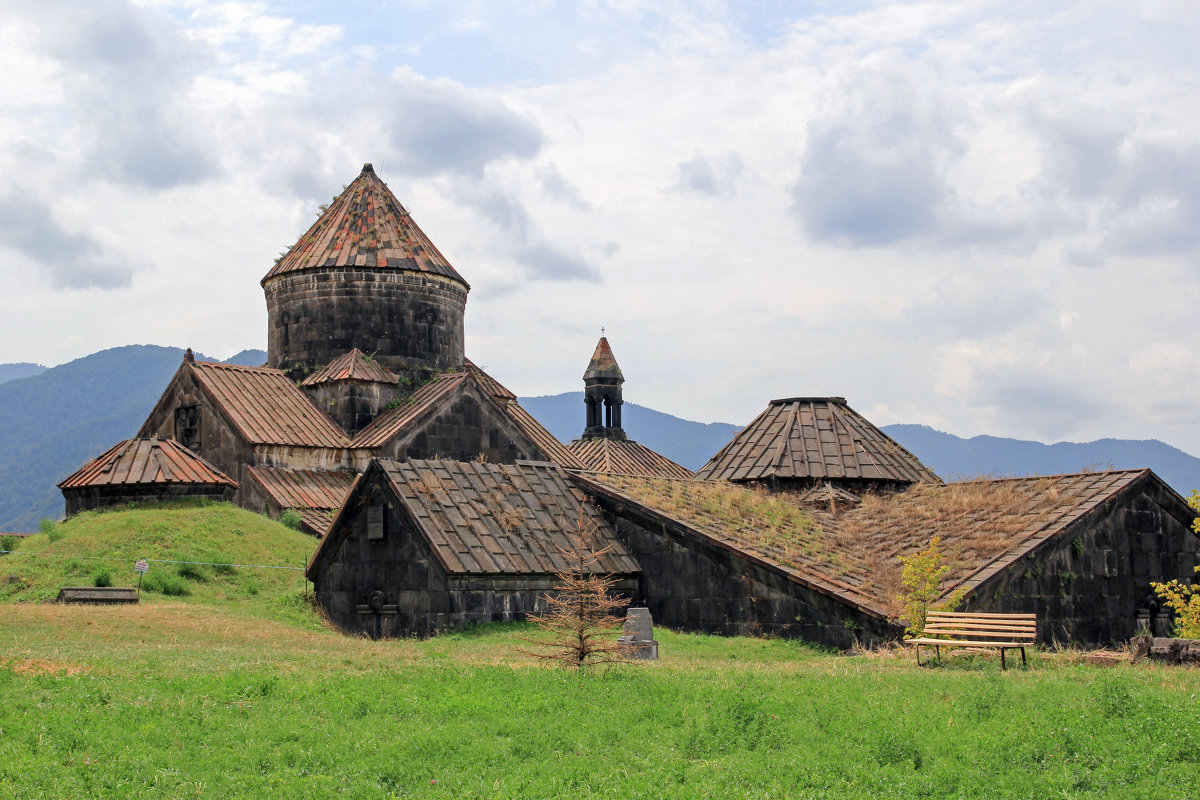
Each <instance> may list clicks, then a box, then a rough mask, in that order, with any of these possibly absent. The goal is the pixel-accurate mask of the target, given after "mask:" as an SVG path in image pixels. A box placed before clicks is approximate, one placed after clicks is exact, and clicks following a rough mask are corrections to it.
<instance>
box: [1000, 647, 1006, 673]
mask: <svg viewBox="0 0 1200 800" xmlns="http://www.w3.org/2000/svg"><path fill="white" fill-rule="evenodd" d="M1000 669H1007V667H1006V666H1005V665H1004V648H1003V647H1001V648H1000Z"/></svg>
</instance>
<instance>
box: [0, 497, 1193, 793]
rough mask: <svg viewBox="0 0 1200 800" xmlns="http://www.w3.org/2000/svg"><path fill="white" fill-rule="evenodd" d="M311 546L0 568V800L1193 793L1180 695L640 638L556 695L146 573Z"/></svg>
mask: <svg viewBox="0 0 1200 800" xmlns="http://www.w3.org/2000/svg"><path fill="white" fill-rule="evenodd" d="M239 531H240V533H239ZM313 545H314V542H313V540H312V539H310V538H308V537H304V536H302V535H300V534H297V533H296V532H294V531H290V530H288V529H286V528H283V527H282V526H280V525H278V524H276V523H273V522H271V521H270V520H267V519H265V518H263V517H259V516H257V515H255V514H251V513H249V512H246V511H242V510H240V509H237V508H233V507H230V506H227V505H215V504H214V505H205V506H200V507H190V508H189V507H186V506H179V505H175V506H169V507H149V508H137V509H131V510H125V511H112V512H106V513H94V514H83V515H80V516H78V517H76V518H73V519H71V520H70V521H69V522H67V523H65V524H63V525H59V526H55V527H53V528H52V529H49V530H47V531H46V532H44V533H41V534H38V535H36V536H33V537H30V538H28V539H26V540H24V541H23V542H21V543H20V545H19V546H18V551H17V552H16V553H14V554H11V555H7V556H2V557H0V586H2V587H3V594H0V697H2V698H3V702H0V731H2V732H3V735H0V797H5V798H8V797H12V798H39V799H40V798H46V799H47V800H54V799H55V798H77V797H121V798H175V797H185V796H186V797H211V798H225V797H289V798H314V799H315V798H327V797H330V796H339V797H341V796H345V797H353V798H379V799H380V800H387V799H390V798H398V797H412V798H416V797H428V798H456V800H457V799H458V798H493V799H503V798H543V797H546V798H549V797H574V798H622V800H624V799H625V798H653V800H669V799H671V798H678V799H679V800H683V799H684V798H695V797H713V798H762V797H805V798H830V799H831V800H832V799H833V798H838V799H839V800H840V799H841V798H847V797H879V798H909V797H926V796H928V797H959V798H989V800H990V799H991V798H1014V799H1015V798H1022V800H1023V798H1027V797H1072V798H1093V797H1094V798H1107V797H1114V798H1115V797H1120V798H1126V797H1137V798H1162V799H1163V800H1167V798H1182V797H1196V796H1200V721H1198V720H1197V718H1196V714H1195V697H1196V696H1197V693H1198V692H1200V671H1198V670H1190V669H1172V668H1167V667H1163V666H1160V665H1157V664H1141V665H1137V666H1130V665H1128V664H1125V665H1123V666H1120V667H1115V668H1113V667H1109V668H1101V667H1092V666H1087V665H1086V664H1083V663H1081V661H1082V659H1081V658H1080V657H1079V655H1078V654H1075V653H1071V652H1066V653H1033V654H1031V659H1030V668H1029V669H1020V668H1013V669H1010V670H1008V671H1007V672H1004V673H1001V672H1000V671H999V665H998V664H997V663H996V659H995V658H994V656H992V655H991V654H989V655H988V656H987V657H982V656H980V657H958V658H951V659H948V660H947V661H946V662H944V663H943V664H941V666H940V667H934V668H918V667H917V666H916V665H915V663H914V661H913V658H912V656H911V654H908V653H905V652H902V651H901V652H882V653H874V654H865V653H860V654H854V655H838V654H836V653H830V652H828V651H823V650H821V649H819V648H816V647H812V646H808V645H805V644H802V643H798V642H794V641H786V640H781V639H755V638H721V637H714V636H701V635H694V634H682V633H677V632H673V631H669V630H664V629H661V628H659V629H656V632H655V634H656V638H657V639H658V640H659V643H660V647H661V653H662V659H661V660H660V661H658V662H656V663H641V664H628V665H622V666H617V667H614V668H612V669H608V670H599V671H585V672H582V673H575V672H567V671H564V670H560V669H555V668H552V667H547V666H545V665H543V664H541V663H540V662H538V661H537V660H536V659H534V658H533V657H532V656H530V655H528V654H527V653H526V652H525V650H527V649H528V648H529V646H530V645H529V642H528V637H530V636H533V637H537V636H538V635H539V634H538V633H536V632H534V631H533V630H532V629H531V627H530V626H527V625H493V626H484V627H481V628H474V629H469V630H465V631H455V632H450V633H447V634H444V635H442V636H438V637H435V638H432V639H427V640H414V639H400V640H392V641H383V642H373V641H370V640H366V639H363V638H358V637H347V636H344V635H342V634H340V633H338V632H336V631H333V630H331V629H329V628H327V627H325V626H323V625H322V624H321V622H320V620H319V619H318V618H317V616H316V615H315V614H314V613H313V612H312V611H311V610H306V609H307V606H306V605H305V604H304V602H303V599H304V595H303V590H302V588H301V584H300V583H299V581H298V578H297V574H296V573H295V572H291V571H285V570H264V569H252V568H250V567H236V568H234V569H233V570H225V569H218V568H211V567H209V568H207V570H208V571H207V572H203V573H202V574H194V573H191V572H190V570H191V569H192V568H194V567H195V566H196V565H186V569H184V568H183V567H185V565H180V564H171V563H167V562H168V561H209V560H211V561H232V562H237V563H242V564H250V563H256V564H267V565H284V566H289V565H293V564H296V565H298V563H299V562H300V561H302V560H304V559H305V558H307V555H308V553H309V552H310V551H311V550H312V548H313ZM34 553H38V554H40V555H37V556H34V555H33V554H34ZM136 558H154V559H160V560H159V561H155V562H152V563H154V572H152V573H151V575H152V576H154V577H155V581H154V582H155V583H156V585H157V586H158V587H159V588H158V590H156V591H152V592H148V591H143V600H142V602H141V603H140V604H138V605H131V606H120V607H104V606H75V605H70V606H60V605H58V604H55V603H46V602H38V600H39V599H42V598H45V597H47V596H49V595H51V594H52V593H53V592H55V591H56V590H57V588H58V586H60V585H62V584H63V583H79V582H86V581H87V580H88V579H89V578H92V577H94V575H95V573H96V572H97V570H99V569H102V568H105V569H109V570H111V572H112V577H113V579H114V583H126V584H129V583H132V582H133V571H132V565H133V561H134V559H136ZM172 581H182V585H183V588H185V589H186V594H176V595H168V594H164V593H163V592H162V588H163V587H165V586H167V585H169V584H170V583H171V582H172ZM144 588H145V587H144Z"/></svg>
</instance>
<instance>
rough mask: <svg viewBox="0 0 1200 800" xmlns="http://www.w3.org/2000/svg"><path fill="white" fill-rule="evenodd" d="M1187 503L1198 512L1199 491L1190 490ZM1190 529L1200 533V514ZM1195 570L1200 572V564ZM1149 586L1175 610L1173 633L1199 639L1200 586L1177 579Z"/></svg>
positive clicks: (1182, 637)
mask: <svg viewBox="0 0 1200 800" xmlns="http://www.w3.org/2000/svg"><path fill="white" fill-rule="evenodd" d="M1188 505H1189V506H1191V507H1192V510H1193V511H1195V512H1196V513H1197V514H1200V491H1196V490H1195V489H1193V490H1192V496H1191V497H1190V498H1188ZM1192 530H1193V531H1195V532H1196V533H1198V534H1200V516H1198V517H1196V519H1194V520H1192ZM1195 571H1196V572H1200V566H1198V567H1196V570H1195ZM1150 587H1151V588H1152V589H1154V593H1155V594H1157V595H1158V596H1159V597H1161V598H1162V599H1163V602H1165V603H1166V604H1167V607H1168V608H1170V609H1171V610H1172V611H1174V612H1175V635H1176V636H1178V637H1179V638H1181V639H1200V587H1198V586H1196V585H1194V584H1193V585H1191V586H1188V585H1187V584H1185V583H1182V582H1180V581H1177V580H1176V581H1168V582H1167V583H1151V584H1150Z"/></svg>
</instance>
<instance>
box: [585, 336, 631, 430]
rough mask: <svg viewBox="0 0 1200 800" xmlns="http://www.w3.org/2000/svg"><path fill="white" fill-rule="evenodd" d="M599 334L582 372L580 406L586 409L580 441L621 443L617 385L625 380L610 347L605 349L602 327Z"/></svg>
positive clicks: (606, 341) (618, 389)
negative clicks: (602, 440) (600, 440)
mask: <svg viewBox="0 0 1200 800" xmlns="http://www.w3.org/2000/svg"><path fill="white" fill-rule="evenodd" d="M600 333H601V336H600V341H599V343H598V344H597V345H596V351H595V352H594V353H592V360H591V361H589V362H588V367H587V371H586V372H584V373H583V403H584V406H585V407H586V408H587V427H585V428H584V429H583V438H584V439H616V440H618V441H624V440H625V431H624V430H623V429H622V428H621V404H622V403H623V401H622V399H621V384H623V383H624V382H625V377H624V376H623V375H622V374H621V368H620V367H618V366H617V359H616V358H615V357H614V356H613V352H612V348H611V347H609V346H608V339H607V338H605V337H604V335H603V334H604V329H603V328H601V329H600Z"/></svg>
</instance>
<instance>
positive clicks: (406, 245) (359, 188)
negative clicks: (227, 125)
mask: <svg viewBox="0 0 1200 800" xmlns="http://www.w3.org/2000/svg"><path fill="white" fill-rule="evenodd" d="M345 266H351V267H372V268H375V269H396V270H407V271H411V272H425V273H431V274H434V275H441V276H444V277H447V278H452V279H454V280H456V281H458V282H460V283H462V284H463V285H464V286H465V285H466V281H464V280H463V279H462V276H461V275H459V274H458V272H456V271H455V269H454V267H452V266H450V262H449V261H447V260H446V257H445V256H443V255H442V254H441V253H440V252H439V251H438V249H437V247H435V246H434V244H433V242H431V241H430V240H429V237H427V236H426V235H425V233H424V232H423V231H422V230H421V229H420V228H418V227H417V223H416V222H414V221H413V218H412V217H411V216H410V215H409V213H408V211H407V210H405V208H404V206H402V205H400V201H399V200H397V199H396V196H395V195H394V194H392V191H391V190H390V189H388V187H387V184H385V183H384V182H383V181H382V180H380V179H379V176H378V175H376V174H375V170H374V168H373V167H372V166H371V165H370V164H365V165H363V170H362V172H361V173H360V174H359V176H358V177H357V178H355V179H354V181H353V182H352V183H351V184H350V185H349V186H347V187H346V188H345V190H344V191H343V192H342V193H341V194H340V195H338V196H337V197H336V198H334V200H333V202H332V203H330V204H329V207H328V208H327V209H325V211H324V213H322V214H321V216H320V217H319V218H318V219H317V221H316V222H314V223H313V225H312V227H311V228H309V229H308V231H307V232H306V233H305V234H304V235H303V236H301V237H300V239H299V240H298V241H297V242H296V243H295V244H294V245H292V247H291V248H290V249H289V250H288V251H287V253H286V254H285V255H284V256H283V258H281V259H279V261H278V263H276V264H275V266H274V267H273V268H272V269H271V271H270V272H268V273H267V274H266V276H265V277H263V279H262V283H263V284H264V285H265V284H266V283H267V282H268V281H270V280H271V279H272V278H275V277H277V276H279V275H283V274H285V273H288V272H295V271H298V270H304V269H314V268H319V267H345Z"/></svg>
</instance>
